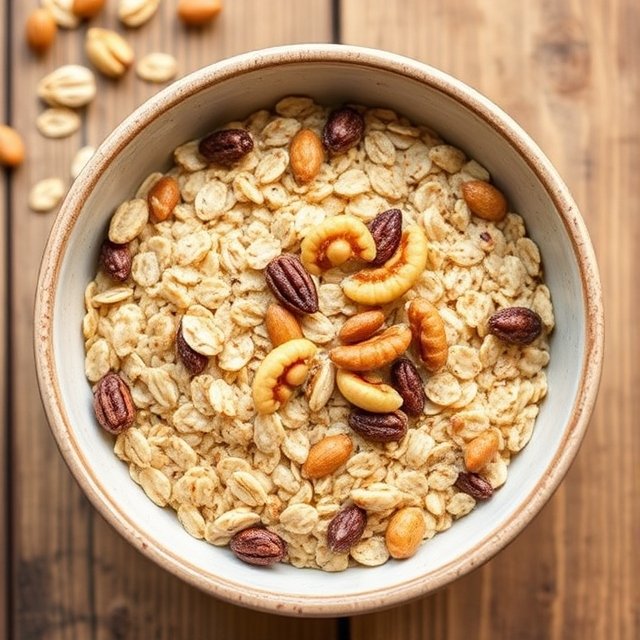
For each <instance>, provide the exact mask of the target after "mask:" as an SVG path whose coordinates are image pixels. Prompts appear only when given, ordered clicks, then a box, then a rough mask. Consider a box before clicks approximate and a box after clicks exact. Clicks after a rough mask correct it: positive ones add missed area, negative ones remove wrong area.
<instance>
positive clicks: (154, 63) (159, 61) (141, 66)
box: [136, 52, 178, 83]
mask: <svg viewBox="0 0 640 640" xmlns="http://www.w3.org/2000/svg"><path fill="white" fill-rule="evenodd" d="M136 73H137V74H138V77H139V78H141V79H142V80H146V81H147V82H157V83H162V82H168V81H169V80H171V79H173V78H175V77H176V74H177V73H178V63H177V62H176V59H175V58H174V57H173V56H172V55H170V54H169V53H159V52H154V53H149V54H147V55H146V56H144V57H143V58H142V59H141V60H140V62H138V64H137V66H136Z"/></svg>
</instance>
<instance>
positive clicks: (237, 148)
mask: <svg viewBox="0 0 640 640" xmlns="http://www.w3.org/2000/svg"><path fill="white" fill-rule="evenodd" d="M252 149H253V138H252V137H251V134H250V133H249V132H248V131H245V130H244V129H221V130H220V131H214V132H213V133H210V134H209V135H208V136H206V137H204V138H202V140H200V144H199V145H198V151H199V152H200V155H201V156H203V157H204V158H205V160H207V161H208V162H217V163H218V164H222V165H225V166H231V165H232V164H234V163H236V162H238V160H240V159H242V158H244V156H246V155H247V153H249V152H250V151H252Z"/></svg>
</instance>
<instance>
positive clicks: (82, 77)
mask: <svg viewBox="0 0 640 640" xmlns="http://www.w3.org/2000/svg"><path fill="white" fill-rule="evenodd" d="M95 95H96V79H95V77H94V75H93V73H92V72H91V70H90V69H87V67H83V66H81V65H79V64H67V65H64V66H62V67H58V68H57V69H56V70H55V71H52V72H51V73H50V74H48V75H46V76H45V77H44V78H42V80H40V82H39V83H38V97H39V98H41V99H42V100H44V101H45V102H46V103H47V104H48V105H50V106H52V107H71V108H72V109H77V108H79V107H84V105H86V104H88V103H89V102H91V101H92V100H93V98H94V97H95Z"/></svg>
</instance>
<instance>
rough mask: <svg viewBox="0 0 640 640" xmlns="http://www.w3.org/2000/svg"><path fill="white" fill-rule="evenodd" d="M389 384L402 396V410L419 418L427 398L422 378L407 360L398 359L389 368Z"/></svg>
mask: <svg viewBox="0 0 640 640" xmlns="http://www.w3.org/2000/svg"><path fill="white" fill-rule="evenodd" d="M391 382H392V384H393V386H394V388H395V390H396V391H397V392H398V393H399V394H400V395H401V396H402V400H403V403H402V409H404V411H405V412H406V413H408V414H409V415H410V416H419V415H421V414H422V412H423V411H424V403H425V401H426V399H427V396H426V395H425V392H424V386H423V384H422V378H421V377H420V374H419V373H418V370H417V369H416V367H415V365H414V364H413V362H411V360H409V358H400V360H397V361H396V362H394V363H393V365H392V367H391Z"/></svg>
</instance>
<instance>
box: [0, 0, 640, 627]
mask: <svg viewBox="0 0 640 640" xmlns="http://www.w3.org/2000/svg"><path fill="white" fill-rule="evenodd" d="M36 4H37V2H36V0H20V2H18V1H13V2H12V1H11V0H5V1H4V2H3V3H2V6H1V7H0V20H2V21H3V23H2V24H3V26H2V28H1V30H2V31H3V32H4V33H5V38H4V39H3V44H2V47H0V85H1V86H2V92H1V95H2V100H0V120H5V121H9V122H11V123H12V124H13V125H14V126H15V127H17V128H18V130H19V131H21V132H22V134H23V135H24V137H25V140H26V143H27V149H28V153H29V158H28V161H27V162H26V164H25V165H24V166H23V167H22V168H21V169H19V170H18V171H15V172H14V173H13V174H4V175H2V174H0V213H2V214H3V215H2V220H3V222H2V224H0V262H1V264H2V265H3V267H4V271H3V277H2V278H0V296H3V297H4V298H5V299H6V300H7V303H6V304H5V305H3V306H2V309H1V313H0V323H1V324H2V329H3V330H4V331H5V333H4V335H5V338H6V340H5V344H4V348H3V349H1V350H0V358H2V359H3V362H2V364H3V365H4V366H3V369H2V370H3V371H4V372H6V377H5V378H4V381H3V384H2V385H0V401H2V400H3V401H4V406H5V408H6V417H7V419H6V430H5V434H4V437H3V438H2V439H1V440H0V459H1V460H2V466H3V470H2V473H1V474H0V498H1V499H2V500H1V501H2V504H3V505H4V509H5V518H3V526H2V528H0V543H1V545H2V548H3V550H4V558H3V560H4V567H5V570H4V571H3V572H0V600H1V601H2V603H3V605H5V606H2V607H0V629H3V628H6V630H7V631H6V634H3V632H2V631H0V637H7V638H21V639H22V638H24V639H32V638H33V639H36V638H46V639H47V640H50V639H56V640H57V639H75V638H80V639H84V638H114V639H115V638H144V639H147V638H171V639H172V640H180V639H182V638H188V639H195V640H198V639H200V638H225V639H226V638H238V639H243V638H246V639H249V638H251V639H252V640H256V639H258V638H295V637H304V638H305V639H306V638H309V639H312V638H318V639H320V638H322V639H323V640H329V639H331V638H335V639H339V640H345V639H347V638H352V639H353V640H378V639H379V640H405V639H417V638H430V639H436V638H438V639H439V638H446V639H448V640H453V639H461V640H462V639H467V638H480V639H482V640H489V639H491V640H494V639H495V638H500V639H502V638H506V639H516V640H524V639H545V640H546V639H554V640H560V639H566V638H580V639H581V640H587V639H597V640H600V639H607V640H614V639H617V638H629V639H631V638H639V637H640V611H639V606H640V604H639V603H640V591H639V589H638V581H637V574H638V572H639V569H640V552H639V551H638V542H639V541H640V508H639V507H640V505H639V497H638V496H639V492H638V489H639V488H640V487H639V482H638V477H639V475H638V462H637V460H635V456H638V455H639V454H640V431H639V430H638V426H637V425H636V424H634V420H633V416H634V415H635V416H636V417H637V416H638V415H639V414H640V393H638V390H637V389H638V384H639V383H640V368H638V366H636V359H637V357H638V354H639V353H640V339H639V335H640V333H639V332H638V328H637V327H638V319H637V314H638V309H639V304H638V303H639V302H640V285H639V284H638V280H636V278H637V277H638V275H637V273H636V270H635V262H634V256H635V255H637V253H638V247H636V246H635V243H636V242H638V240H639V238H640V188H639V187H638V174H637V173H636V172H638V171H640V116H639V107H640V17H639V7H638V3H637V0H609V1H607V2H605V1H604V0H599V1H598V0H583V1H582V2H578V1H577V0H529V1H528V2H516V1H514V0H492V1H491V2H487V1H486V0H428V1H427V0H333V2H332V1H331V0H295V1H294V0H227V5H228V6H226V7H225V10H224V13H223V15H222V16H221V17H220V19H219V20H218V21H217V22H216V23H215V24H214V25H211V26H210V27H208V28H206V29H204V30H203V31H201V32H186V31H185V30H184V29H183V28H182V27H181V26H180V25H178V24H177V23H176V20H175V18H174V11H175V4H176V0H165V1H164V2H163V3H162V5H161V8H160V10H159V12H158V14H157V15H156V16H155V17H154V18H153V20H152V21H151V22H150V23H149V24H147V25H146V26H144V27H143V28H141V29H140V30H138V31H130V32H127V37H128V38H129V39H130V41H131V43H132V44H133V46H134V48H135V50H136V52H137V54H138V55H142V54H144V53H147V52H149V51H167V52H170V53H173V54H174V55H175V56H176V57H177V58H178V60H179V63H180V70H181V73H186V72H189V71H191V70H193V69H196V68H197V67H199V66H202V65H204V64H207V63H210V62H214V61H216V60H219V59H221V58H223V57H225V56H228V55H230V54H234V53H238V52H240V51H245V50H249V49H255V48H259V47H264V46H268V45H275V44H284V43H292V42H305V41H325V42H328V41H335V42H346V43H352V44H361V45H369V46H374V47H381V48H386V49H389V50H391V51H395V52H398V53H403V54H407V55H410V56H413V57H415V58H418V59H420V60H422V61H424V62H427V63H430V64H433V65H435V66H436V67H439V68H441V69H443V70H444V71H447V72H449V73H452V74H454V75H455V76H457V77H459V78H461V79H462V80H464V81H465V82H467V83H469V84H471V85H473V86H474V87H476V88H478V89H479V90H480V91H482V92H484V93H485V94H486V95H487V96H488V97H489V98H491V99H492V100H493V101H495V102H496V103H498V104H499V105H500V106H502V107H503V108H504V109H505V110H506V111H507V112H509V113H510V114H511V115H513V116H514V117H515V118H516V119H517V120H518V121H519V122H520V123H521V124H522V125H523V126H524V127H525V129H527V130H528V131H529V132H530V133H531V135H532V136H533V138H534V139H536V140H537V141H538V142H539V143H540V145H541V146H542V148H543V150H544V151H545V152H546V153H547V154H548V155H549V157H550V158H551V160H552V161H553V162H554V163H555V165H556V166H557V168H558V169H559V170H560V173H561V174H562V175H563V177H564V178H565V180H566V181H567V183H568V184H569V186H570V188H571V189H572V191H573V193H574V195H575V197H576V199H577V201H578V204H579V205H580V207H581V209H582V213H583V215H584V216H585V218H586V221H587V224H588V227H589V229H590V231H591V234H592V237H593V240H594V243H595V246H596V251H597V254H598V258H599V261H600V268H601V273H602V278H603V283H604V291H605V298H606V310H607V326H608V336H607V354H606V356H607V357H606V364H605V368H604V373H603V381H602V387H601V391H600V398H599V403H598V406H597V409H596V412H595V415H594V418H593V421H592V424H591V427H590V430H589V432H588V434H587V437H586V440H585V442H584V445H583V447H582V450H581V451H580V454H579V455H578V458H577V460H576V462H575V464H574V465H573V468H572V469H571V471H570V473H569V474H568V476H567V478H566V480H565V481H564V483H563V484H562V486H561V488H560V489H559V490H558V492H557V493H556V495H555V496H554V497H553V499H552V500H551V501H550V502H549V504H548V505H547V506H546V508H545V509H544V510H543V511H542V513H541V514H540V515H539V516H538V517H537V518H536V519H535V521H534V522H533V523H532V524H531V525H530V526H529V527H528V528H527V530H526V531H525V532H524V533H523V534H522V535H521V536H520V537H519V538H518V539H517V540H516V541H515V542H514V543H513V544H512V545H511V546H510V547H509V548H508V549H506V550H505V551H503V552H502V553H501V554H499V556H498V557H497V558H495V559H494V560H493V561H491V562H490V563H488V564H487V565H485V566H484V567H482V568H481V569H478V570H476V571H475V572H474V573H472V574H471V575H469V576H467V577H465V578H463V579H461V580H460V581H458V582H457V583H456V584H454V585H452V586H450V587H449V588H447V589H445V590H443V591H441V592H439V593H438V594H436V595H434V596H432V597H428V598H424V599H422V600H419V601H416V602H413V603H411V604H408V605H406V606H402V607H398V608H395V609H391V610H388V611H385V612H382V613H377V614H371V615H365V616H358V617H354V618H351V619H343V620H335V619H334V620H332V619H327V620H297V619H291V618H282V617H277V616H273V615H267V614H262V613H254V612H251V611H247V610H244V609H241V608H238V607H235V606H231V605H228V604H224V603H222V602H219V601H217V600H214V599H212V598H210V597H208V596H206V595H204V594H202V593H200V592H198V591H196V590H195V589H193V588H191V587H189V586H187V585H185V584H183V583H182V582H180V581H178V580H177V579H175V578H174V577H172V576H171V575H169V574H168V573H165V572H164V571H162V570H160V569H159V568H157V567H156V566H155V565H153V564H152V563H151V562H150V561H148V560H147V559H146V558H144V557H143V556H141V555H140V554H139V553H138V552H137V551H135V550H134V549H133V548H131V547H130V546H129V545H128V544H127V543H126V542H125V541H124V540H123V539H122V538H121V537H120V536H119V535H118V534H117V533H116V532H115V531H114V530H112V529H111V527H109V526H108V525H107V524H105V522H103V520H102V519H101V518H100V517H99V516H98V515H97V514H96V513H95V511H94V510H93V508H92V507H91V506H90V505H89V503H88V502H87V500H86V499H85V498H84V497H83V495H82V494H81V492H80V490H79V489H78V487H77V485H76V483H75V481H74V480H73V478H72V477H71V475H70V473H69V472H68V470H67V468H66V466H65V465H64V463H63V461H62V459H61V457H60V456H59V455H58V452H57V450H56V447H55V444H54V442H53V439H52V437H51V435H50V433H49V430H48V427H47V425H46V421H45V418H44V415H43V412H42V409H41V406H40V402H39V399H38V392H37V387H36V377H35V372H34V363H33V355H32V328H31V317H32V306H33V296H34V289H35V282H36V275H37V270H38V264H39V260H40V255H41V251H42V248H43V246H44V242H45V240H46V237H47V234H48V231H49V227H50V225H51V223H52V221H53V214H48V215H46V214H45V215H41V214H35V213H32V212H31V211H29V210H28V209H27V206H26V197H27V192H28V189H29V187H30V185H31V184H33V183H34V182H35V181H36V180H39V179H41V178H44V177H47V176H55V175H66V173H67V167H68V166H69V164H70V161H71V159H72V157H73V155H74V153H75V151H76V150H77V149H79V148H80V146H82V145H84V144H88V143H90V144H93V145H95V144H97V143H99V142H100V141H101V140H102V139H103V138H104V137H105V135H106V134H107V133H108V132H109V131H110V130H111V129H112V128H113V127H114V126H115V125H116V124H117V123H118V122H119V121H120V120H121V119H122V118H123V117H124V116H125V115H127V114H128V113H129V112H130V111H131V110H132V109H133V108H134V107H136V106H137V105H139V104H140V103H141V102H142V101H143V100H145V99H146V98H147V97H149V96H150V95H152V94H153V93H154V92H155V90H156V88H155V87H153V86H150V85H147V84H144V83H143V82H141V81H140V80H138V79H137V78H136V77H135V75H134V74H133V73H130V74H129V75H128V77H126V78H125V79H123V80H122V81H120V82H117V83H114V82H112V81H107V80H104V79H101V80H100V81H99V92H98V97H97V99H96V100H95V102H94V103H93V104H92V105H91V106H90V107H89V108H88V110H87V114H86V118H85V119H84V125H83V127H82V130H81V131H80V132H78V133H77V134H75V135H73V136H72V137H71V138H68V139H65V140H47V139H45V138H42V137H41V136H40V135H39V134H38V133H37V131H36V130H35V127H34V120H35V117H36V115H37V114H38V112H39V111H40V110H41V105H39V104H38V102H37V100H36V98H35V93H34V91H35V85H36V83H37V81H38V79H39V78H40V77H42V76H43V75H44V74H45V73H46V72H48V71H50V70H52V69H53V68H55V67H56V66H58V65H60V64H63V63H69V62H84V54H83V36H84V31H85V29H86V26H84V27H82V28H81V29H80V30H78V31H75V32H63V33H61V34H60V37H59V39H58V41H57V43H56V45H55V47H54V49H53V50H52V51H51V52H50V53H49V55H47V56H45V57H44V58H43V59H40V60H37V59H35V58H34V57H33V56H32V55H30V53H29V51H28V50H27V48H26V46H25V44H24V40H23V37H22V31H23V25H24V21H25V16H26V14H27V11H28V10H29V9H31V8H32V7H33V6H35V5H36ZM116 4H117V3H116V2H115V0H109V2H108V5H109V6H108V9H107V11H105V13H104V14H103V15H102V16H101V17H100V18H98V19H97V20H96V21H95V22H96V23H98V24H101V25H102V24H104V25H107V26H115V27H116V28H118V29H120V26H117V21H116V18H115V5H116ZM634 282H635V284H634Z"/></svg>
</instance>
